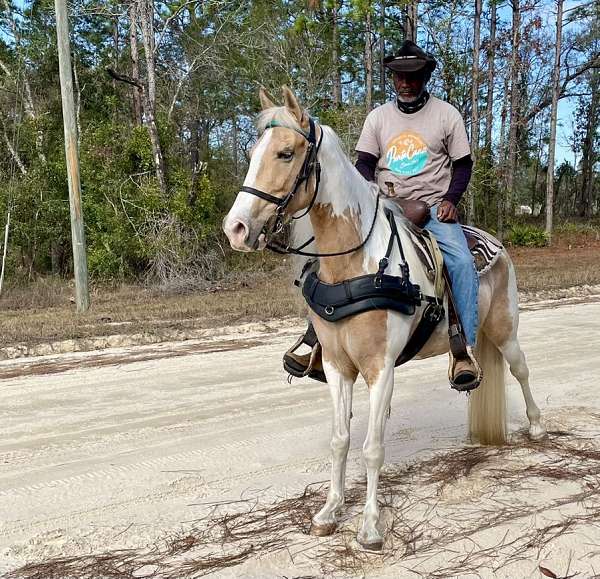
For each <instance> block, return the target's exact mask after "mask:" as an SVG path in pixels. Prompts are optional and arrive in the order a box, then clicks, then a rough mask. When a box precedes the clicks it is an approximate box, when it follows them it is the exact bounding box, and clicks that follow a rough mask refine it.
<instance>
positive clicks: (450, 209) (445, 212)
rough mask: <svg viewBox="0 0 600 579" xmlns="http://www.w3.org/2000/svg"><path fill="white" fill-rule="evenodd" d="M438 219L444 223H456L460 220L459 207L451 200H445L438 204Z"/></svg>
mask: <svg viewBox="0 0 600 579" xmlns="http://www.w3.org/2000/svg"><path fill="white" fill-rule="evenodd" d="M437 218H438V221H441V222H442V223H456V222H457V221H458V209H457V208H456V205H454V203H452V202H451V201H447V200H444V201H442V202H441V203H440V204H439V205H438V210H437Z"/></svg>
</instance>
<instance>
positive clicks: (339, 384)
mask: <svg viewBox="0 0 600 579" xmlns="http://www.w3.org/2000/svg"><path fill="white" fill-rule="evenodd" d="M323 367H324V370H325V374H326V376H327V383H328V384H329V392H330V394H331V400H332V402H333V425H332V435H331V484H330V486H329V493H328V494H327V501H326V503H325V505H324V506H323V508H322V509H321V510H320V511H319V512H318V513H317V514H316V515H315V516H314V517H313V519H312V524H311V527H310V532H311V534H312V535H318V536H325V535H331V534H332V533H333V532H334V531H335V528H336V526H337V514H338V511H339V510H340V509H341V507H342V506H343V504H344V483H345V478H346V459H347V457H348V449H349V448H350V417H351V413H352V387H353V385H354V381H355V380H356V374H355V375H354V377H345V376H343V375H342V374H341V373H340V372H339V371H338V370H337V369H336V368H334V367H333V366H332V365H331V364H329V363H327V362H326V361H325V360H324V361H323Z"/></svg>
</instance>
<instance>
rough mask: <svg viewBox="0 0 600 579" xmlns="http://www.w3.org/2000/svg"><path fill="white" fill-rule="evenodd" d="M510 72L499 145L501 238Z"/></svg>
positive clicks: (499, 235) (499, 222)
mask: <svg viewBox="0 0 600 579" xmlns="http://www.w3.org/2000/svg"><path fill="white" fill-rule="evenodd" d="M508 81H509V77H508V74H507V75H505V77H504V92H503V95H504V98H503V99H502V112H501V113H500V143H499V146H498V152H499V153H498V157H499V161H498V167H499V170H500V175H501V179H500V182H501V183H502V185H501V187H500V190H499V191H498V224H497V227H496V229H497V235H498V238H501V237H502V235H503V231H504V198H505V196H506V192H505V191H504V188H505V187H506V140H507V139H506V117H507V116H508V101H509V98H510V95H509V93H508V86H509V85H508Z"/></svg>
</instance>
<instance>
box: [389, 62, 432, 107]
mask: <svg viewBox="0 0 600 579" xmlns="http://www.w3.org/2000/svg"><path fill="white" fill-rule="evenodd" d="M393 78H394V88H395V89H396V94H397V95H398V98H399V99H400V100H401V101H404V102H412V101H414V100H415V99H417V98H418V97H419V95H420V94H421V92H422V91H423V87H424V85H425V73H424V72H423V71H422V70H417V71H416V72H394V75H393Z"/></svg>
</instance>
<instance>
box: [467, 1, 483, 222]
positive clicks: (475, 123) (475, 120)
mask: <svg viewBox="0 0 600 579" xmlns="http://www.w3.org/2000/svg"><path fill="white" fill-rule="evenodd" d="M481 3H482V0H475V18H474V20H473V69H472V76H473V82H472V84H471V156H472V157H473V161H476V160H477V156H478V154H479V45H480V42H481V39H480V26H481ZM469 189H470V190H469V197H468V203H467V221H468V222H469V223H473V218H474V216H475V197H474V192H473V188H472V187H470V188H469Z"/></svg>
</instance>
